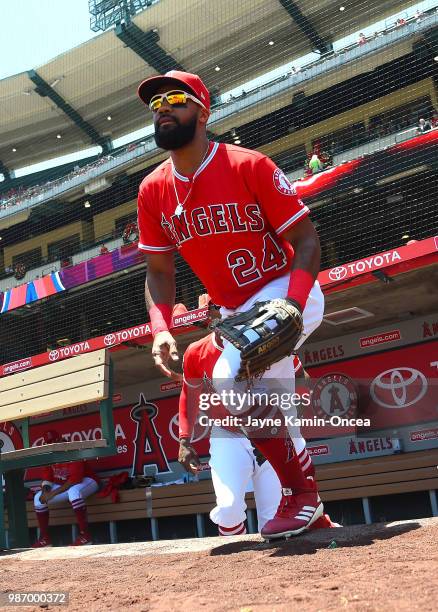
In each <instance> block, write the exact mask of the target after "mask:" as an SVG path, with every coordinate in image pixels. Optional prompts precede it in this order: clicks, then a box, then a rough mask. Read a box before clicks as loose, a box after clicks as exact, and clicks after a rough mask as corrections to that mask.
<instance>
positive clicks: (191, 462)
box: [178, 439, 201, 474]
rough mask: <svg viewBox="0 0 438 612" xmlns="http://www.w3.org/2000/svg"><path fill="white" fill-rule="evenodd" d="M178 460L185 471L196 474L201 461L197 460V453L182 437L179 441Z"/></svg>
mask: <svg viewBox="0 0 438 612" xmlns="http://www.w3.org/2000/svg"><path fill="white" fill-rule="evenodd" d="M178 461H179V463H181V465H182V466H183V467H184V469H185V470H186V471H187V472H190V473H191V474H197V472H198V467H199V466H200V465H201V462H200V461H199V457H198V453H197V452H196V451H195V449H194V448H193V446H191V445H190V441H189V440H187V439H182V440H180V442H179V453H178Z"/></svg>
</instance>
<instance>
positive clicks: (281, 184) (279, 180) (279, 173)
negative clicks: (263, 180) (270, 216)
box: [273, 168, 297, 196]
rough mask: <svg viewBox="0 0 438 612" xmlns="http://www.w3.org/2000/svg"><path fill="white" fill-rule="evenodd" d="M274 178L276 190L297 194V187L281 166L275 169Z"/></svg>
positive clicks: (286, 193) (287, 193) (284, 193)
mask: <svg viewBox="0 0 438 612" xmlns="http://www.w3.org/2000/svg"><path fill="white" fill-rule="evenodd" d="M273 180H274V185H275V188H276V190H277V191H279V192H280V193H282V194H283V195H290V196H292V195H296V193H297V192H296V191H295V187H294V186H293V185H292V183H291V182H290V181H289V179H288V178H287V176H286V175H285V173H284V172H283V170H280V168H276V170H274V175H273Z"/></svg>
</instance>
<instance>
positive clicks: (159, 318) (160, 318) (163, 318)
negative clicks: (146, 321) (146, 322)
mask: <svg viewBox="0 0 438 612" xmlns="http://www.w3.org/2000/svg"><path fill="white" fill-rule="evenodd" d="M149 317H150V319H151V331H152V336H154V337H155V335H156V334H158V332H160V331H169V327H170V325H171V323H172V308H171V306H169V304H154V306H151V307H150V308H149Z"/></svg>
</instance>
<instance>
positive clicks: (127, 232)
mask: <svg viewBox="0 0 438 612" xmlns="http://www.w3.org/2000/svg"><path fill="white" fill-rule="evenodd" d="M122 238H123V242H124V243H125V244H129V243H131V242H136V241H137V240H138V227H137V223H135V221H131V222H130V223H127V225H126V226H125V229H124V230H123V234H122Z"/></svg>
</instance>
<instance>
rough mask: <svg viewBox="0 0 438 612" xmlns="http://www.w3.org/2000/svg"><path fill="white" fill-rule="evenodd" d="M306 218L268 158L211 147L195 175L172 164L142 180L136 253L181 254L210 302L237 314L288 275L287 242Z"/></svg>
mask: <svg viewBox="0 0 438 612" xmlns="http://www.w3.org/2000/svg"><path fill="white" fill-rule="evenodd" d="M308 214H309V209H308V208H307V207H306V206H305V205H304V204H303V203H302V201H301V200H300V199H299V198H298V196H297V195H296V192H295V188H294V187H293V185H292V184H291V183H290V182H289V180H288V179H287V178H286V176H285V175H284V173H283V172H282V170H280V169H279V168H277V166H276V165H275V164H274V162H273V161H272V160H270V159H269V158H268V157H266V156H265V155H263V154H262V153H259V152H257V151H250V150H248V149H243V148H241V147H237V146H234V145H228V144H218V143H210V149H209V153H208V155H207V156H206V158H205V160H204V162H203V163H202V164H201V166H200V167H199V169H198V170H197V172H196V173H195V174H194V175H193V176H183V175H181V174H179V173H178V172H177V171H176V169H175V168H174V166H173V163H172V160H171V159H170V158H169V159H168V160H166V161H165V162H163V163H162V164H161V165H160V166H158V168H156V169H155V170H154V171H153V172H152V173H151V174H149V175H148V176H147V177H146V178H145V179H144V180H143V181H142V183H141V185H140V189H139V194H138V226H139V233H140V237H139V242H138V246H139V248H140V249H142V250H144V251H146V252H149V253H166V252H172V251H174V250H178V251H179V252H180V253H181V255H182V256H183V257H184V259H185V260H186V261H187V263H188V264H189V265H190V267H191V268H192V270H193V271H194V272H195V274H196V275H197V276H198V277H199V279H200V280H201V281H202V283H203V284H204V286H205V287H206V289H207V291H208V293H209V294H210V296H211V298H212V300H213V302H214V303H215V304H218V305H220V306H226V307H227V308H236V307H237V306H239V305H240V304H242V303H243V302H245V301H246V300H247V299H248V298H250V297H251V296H252V295H254V293H256V292H257V291H258V290H259V289H260V288H261V287H263V286H264V285H266V284H267V283H268V282H269V281H271V280H273V279H274V278H276V277H278V276H282V275H283V274H287V273H288V271H289V270H290V265H291V261H292V258H293V248H292V246H291V245H290V244H289V243H288V242H287V241H286V240H285V239H284V238H283V237H282V235H283V234H284V232H286V231H287V230H288V229H290V228H291V227H292V226H293V225H295V224H296V223H298V222H299V221H300V220H302V219H304V217H306V216H307V215H308Z"/></svg>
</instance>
